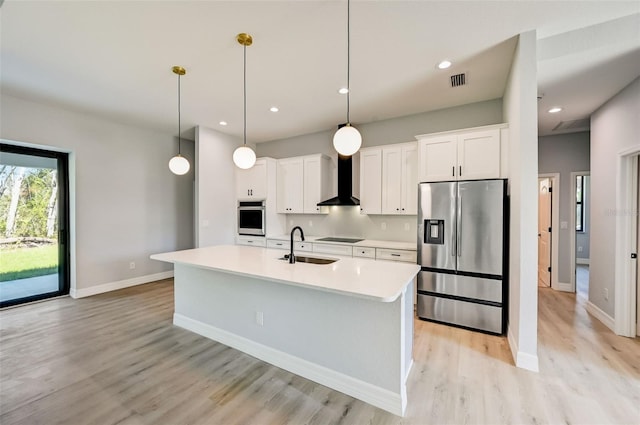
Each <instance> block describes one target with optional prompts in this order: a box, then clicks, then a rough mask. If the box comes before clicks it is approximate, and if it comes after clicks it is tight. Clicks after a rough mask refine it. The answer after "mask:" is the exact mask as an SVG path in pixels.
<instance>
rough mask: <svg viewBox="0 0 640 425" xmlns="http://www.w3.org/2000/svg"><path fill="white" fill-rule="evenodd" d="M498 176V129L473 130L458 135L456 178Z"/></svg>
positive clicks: (467, 178) (471, 178) (490, 177)
mask: <svg viewBox="0 0 640 425" xmlns="http://www.w3.org/2000/svg"><path fill="white" fill-rule="evenodd" d="M498 177H500V130H499V129H497V128H496V129H492V130H486V131H474V132H471V133H466V134H461V135H459V136H458V178H459V179H460V180H480V179H492V178H498Z"/></svg>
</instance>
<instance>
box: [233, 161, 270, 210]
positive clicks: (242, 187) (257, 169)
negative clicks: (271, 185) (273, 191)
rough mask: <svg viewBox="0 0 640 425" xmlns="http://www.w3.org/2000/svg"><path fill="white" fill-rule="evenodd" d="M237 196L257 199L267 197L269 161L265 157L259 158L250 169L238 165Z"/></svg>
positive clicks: (238, 197) (245, 198) (240, 198)
mask: <svg viewBox="0 0 640 425" xmlns="http://www.w3.org/2000/svg"><path fill="white" fill-rule="evenodd" d="M236 198H237V199H239V200H255V201H259V200H263V199H267V162H266V160H265V159H264V158H260V159H257V160H256V163H255V165H254V166H253V167H251V168H249V169H248V170H243V169H241V168H237V167H236Z"/></svg>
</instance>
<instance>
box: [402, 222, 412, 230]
mask: <svg viewBox="0 0 640 425" xmlns="http://www.w3.org/2000/svg"><path fill="white" fill-rule="evenodd" d="M410 229H411V225H410V224H409V223H404V230H406V231H409V230H410Z"/></svg>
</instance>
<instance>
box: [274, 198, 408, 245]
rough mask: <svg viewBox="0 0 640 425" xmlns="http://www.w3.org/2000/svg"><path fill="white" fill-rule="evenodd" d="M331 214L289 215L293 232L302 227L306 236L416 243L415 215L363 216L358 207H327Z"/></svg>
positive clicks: (288, 221)
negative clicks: (294, 229) (295, 228)
mask: <svg viewBox="0 0 640 425" xmlns="http://www.w3.org/2000/svg"><path fill="white" fill-rule="evenodd" d="M328 208H329V209H330V210H329V214H325V215H315V214H288V215H287V224H288V229H289V230H290V229H291V228H292V227H293V226H300V227H302V229H303V230H304V232H305V234H308V235H314V236H344V237H354V238H363V239H375V240H387V241H399V242H415V241H416V237H417V232H418V231H417V220H418V219H417V217H416V216H415V215H407V216H399V215H362V214H360V209H359V207H337V206H333V207H328Z"/></svg>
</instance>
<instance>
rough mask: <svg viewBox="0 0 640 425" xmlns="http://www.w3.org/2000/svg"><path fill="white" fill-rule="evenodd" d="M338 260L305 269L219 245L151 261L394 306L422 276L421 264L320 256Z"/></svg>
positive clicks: (263, 253) (267, 254)
mask: <svg viewBox="0 0 640 425" xmlns="http://www.w3.org/2000/svg"><path fill="white" fill-rule="evenodd" d="M297 254H298V255H308V256H312V257H318V258H337V259H338V261H336V262H334V263H331V264H325V265H320V264H307V263H302V262H297V263H295V264H289V262H288V261H285V260H279V259H278V258H281V257H282V250H277V249H268V248H260V247H253V246H242V245H218V246H210V247H205V248H196V249H188V250H184V251H175V252H166V253H162V254H154V255H151V259H153V260H159V261H166V262H169V263H174V264H184V265H191V266H194V267H199V268H204V269H210V270H217V271H223V272H227V273H232V274H236V275H241V276H249V277H254V278H258V279H264V280H269V281H274V282H281V283H284V284H288V285H295V286H303V287H308V288H313V289H317V290H320V291H328V292H336V293H340V294H343V295H349V296H354V297H360V298H366V299H370V300H376V301H380V302H392V301H395V300H396V299H397V298H398V297H399V296H400V294H402V292H403V291H404V289H405V288H406V286H407V285H408V284H409V282H411V281H412V279H413V278H414V277H415V276H416V274H417V273H418V272H419V271H420V266H418V265H417V264H409V263H402V262H395V261H375V260H371V259H366V258H351V257H340V256H334V255H324V254H323V255H317V254H315V253H303V252H299V253H297Z"/></svg>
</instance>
